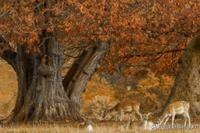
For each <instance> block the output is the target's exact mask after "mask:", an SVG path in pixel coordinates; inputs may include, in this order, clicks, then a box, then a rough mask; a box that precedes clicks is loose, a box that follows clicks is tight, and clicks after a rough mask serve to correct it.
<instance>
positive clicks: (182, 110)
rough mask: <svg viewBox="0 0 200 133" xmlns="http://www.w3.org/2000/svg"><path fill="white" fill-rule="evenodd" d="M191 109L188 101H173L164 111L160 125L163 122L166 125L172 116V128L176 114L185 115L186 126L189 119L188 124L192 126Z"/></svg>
mask: <svg viewBox="0 0 200 133" xmlns="http://www.w3.org/2000/svg"><path fill="white" fill-rule="evenodd" d="M189 109H190V104H189V103H188V102H186V101H176V102H173V103H171V104H170V105H169V106H168V107H167V109H166V111H165V112H164V114H163V117H161V121H160V124H159V125H161V124H162V123H163V122H164V125H165V124H166V123H167V121H168V120H169V118H170V117H172V128H173V127H174V119H175V116H176V115H183V116H184V119H185V123H184V126H186V124H187V120H188V126H189V127H190V115H189Z"/></svg>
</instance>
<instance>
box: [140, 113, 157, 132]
mask: <svg viewBox="0 0 200 133" xmlns="http://www.w3.org/2000/svg"><path fill="white" fill-rule="evenodd" d="M152 114H153V113H151V112H150V113H147V114H143V120H142V123H141V125H140V126H141V127H142V128H143V129H145V130H152V129H153V128H154V127H155V124H154V123H153V122H152V121H148V120H149V116H150V115H152Z"/></svg>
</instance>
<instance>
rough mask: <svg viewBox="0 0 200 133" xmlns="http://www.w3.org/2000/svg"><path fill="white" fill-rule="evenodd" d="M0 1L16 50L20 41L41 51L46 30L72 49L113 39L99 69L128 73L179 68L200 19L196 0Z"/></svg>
mask: <svg viewBox="0 0 200 133" xmlns="http://www.w3.org/2000/svg"><path fill="white" fill-rule="evenodd" d="M0 5H1V9H0V35H1V37H3V38H4V39H5V40H7V42H8V43H9V45H10V47H11V48H13V50H14V49H15V46H16V45H17V44H18V45H19V44H20V45H27V46H28V49H27V51H28V52H30V51H31V52H33V51H34V52H39V50H40V49H39V47H40V45H41V43H42V41H43V40H42V39H41V38H40V35H41V34H42V32H44V30H47V31H48V32H51V33H53V34H54V36H56V39H57V41H59V42H61V43H62V44H64V45H65V47H66V48H69V49H73V48H76V49H77V48H78V49H79V50H80V48H84V47H86V46H87V45H88V44H89V43H90V42H91V40H103V41H105V40H110V41H111V42H112V43H111V44H112V45H111V48H110V52H109V54H108V55H107V57H106V60H105V61H104V65H102V67H101V69H100V70H103V71H107V70H108V72H113V71H122V73H124V74H126V73H130V72H132V71H133V70H134V69H133V68H138V67H151V68H153V69H154V70H156V71H157V72H163V71H167V70H169V71H171V72H174V71H176V69H177V68H178V65H177V62H178V59H179V57H180V55H181V53H182V51H184V48H185V47H186V45H187V43H188V41H189V40H190V39H191V38H192V37H193V36H195V35H196V33H197V32H198V30H199V23H200V15H199V8H200V3H199V2H197V1H196V0H189V1H188V0H176V1H173V0H163V1H159V0H152V1H149V0H81V1H77V0H51V1H49V0H29V1H27V0H21V1H18V0H13V1H5V0H1V1H0ZM84 44H85V45H84Z"/></svg>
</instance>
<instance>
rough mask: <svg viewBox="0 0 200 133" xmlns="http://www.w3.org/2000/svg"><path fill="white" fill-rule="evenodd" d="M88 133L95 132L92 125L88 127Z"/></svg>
mask: <svg viewBox="0 0 200 133" xmlns="http://www.w3.org/2000/svg"><path fill="white" fill-rule="evenodd" d="M87 131H88V132H89V133H91V132H93V131H94V129H93V127H92V125H91V124H89V125H88V126H87Z"/></svg>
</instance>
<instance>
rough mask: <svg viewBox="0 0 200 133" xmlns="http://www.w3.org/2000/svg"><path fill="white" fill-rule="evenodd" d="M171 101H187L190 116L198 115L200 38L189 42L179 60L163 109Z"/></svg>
mask: <svg viewBox="0 0 200 133" xmlns="http://www.w3.org/2000/svg"><path fill="white" fill-rule="evenodd" d="M172 100H186V101H189V102H190V104H191V111H192V114H193V115H197V114H198V113H200V36H197V37H196V38H195V39H194V40H193V41H192V42H191V44H190V45H189V47H188V48H187V50H186V51H185V53H184V54H183V56H182V58H181V59H180V70H179V72H178V74H177V76H176V79H175V84H174V86H173V88H172V90H171V94H170V95H169V98H168V100H167V102H166V105H165V108H166V107H167V105H168V104H169V103H170V102H171V101H172ZM165 108H164V109H165ZM163 111H164V110H163Z"/></svg>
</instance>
